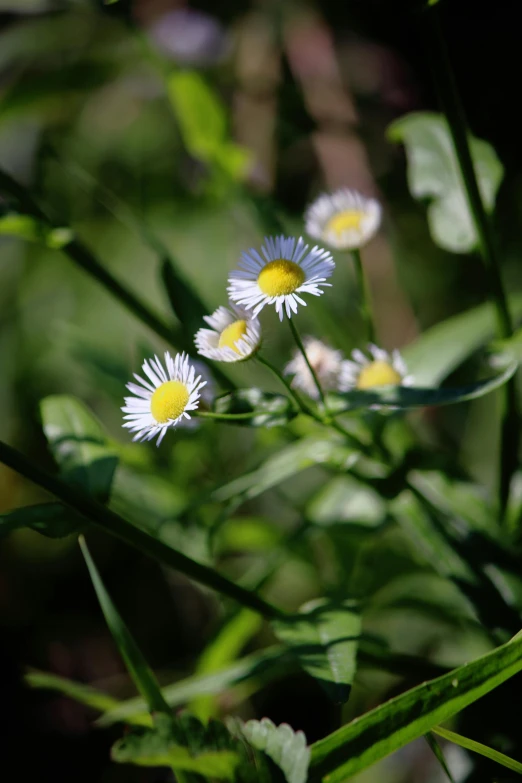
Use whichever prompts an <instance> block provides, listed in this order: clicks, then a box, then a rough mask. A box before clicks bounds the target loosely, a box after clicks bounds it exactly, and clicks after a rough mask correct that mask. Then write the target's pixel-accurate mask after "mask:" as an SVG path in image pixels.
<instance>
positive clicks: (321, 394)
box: [287, 318, 326, 410]
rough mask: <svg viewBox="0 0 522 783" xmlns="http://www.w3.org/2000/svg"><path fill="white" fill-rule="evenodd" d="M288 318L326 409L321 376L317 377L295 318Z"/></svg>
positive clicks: (296, 342)
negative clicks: (320, 381)
mask: <svg viewBox="0 0 522 783" xmlns="http://www.w3.org/2000/svg"><path fill="white" fill-rule="evenodd" d="M287 320H288V324H289V326H290V331H291V332H292V336H293V338H294V340H295V344H296V345H297V347H298V349H299V350H300V352H301V353H302V355H303V359H304V360H305V362H306V366H307V367H308V369H309V370H310V373H311V375H312V378H313V379H314V383H315V386H316V388H317V392H318V394H319V398H320V400H321V402H322V404H323V407H324V409H325V410H326V400H325V397H324V392H323V389H322V387H321V384H320V383H319V378H318V377H317V373H316V372H315V370H314V368H313V367H312V365H311V363H310V360H309V359H308V356H307V354H306V349H305V347H304V345H303V341H302V340H301V337H300V335H299V332H298V331H297V326H296V325H295V322H294V319H293V318H288V319H287Z"/></svg>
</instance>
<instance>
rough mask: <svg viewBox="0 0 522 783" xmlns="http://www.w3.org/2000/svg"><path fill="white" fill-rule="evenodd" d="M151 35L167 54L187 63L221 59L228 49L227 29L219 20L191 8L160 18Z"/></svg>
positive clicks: (210, 62) (212, 61)
mask: <svg viewBox="0 0 522 783" xmlns="http://www.w3.org/2000/svg"><path fill="white" fill-rule="evenodd" d="M150 35H151V38H152V40H153V41H154V42H155V44H156V45H157V46H158V48H159V49H161V50H162V51H163V52H164V53H165V54H166V55H169V56H171V57H173V58H174V59H175V60H177V61H178V62H180V63H184V64H186V65H210V64H212V63H216V62H219V61H220V60H221V59H223V57H224V56H225V54H226V52H227V49H228V40H227V37H226V34H225V30H224V28H223V27H222V26H221V24H220V23H219V22H218V20H217V19H215V18H214V17H213V16H210V15H209V14H205V13H203V12H202V11H195V10H193V9H190V8H178V9H176V10H174V11H169V12H168V13H166V14H164V15H163V16H161V17H159V19H156V20H155V21H154V22H153V24H152V25H151V27H150Z"/></svg>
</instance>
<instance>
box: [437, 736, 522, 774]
mask: <svg viewBox="0 0 522 783" xmlns="http://www.w3.org/2000/svg"><path fill="white" fill-rule="evenodd" d="M432 732H433V733H434V734H438V735H439V736H440V737H443V738H444V739H446V740H449V742H453V743H455V745H460V747H461V748H466V750H472V751H473V752H474V753H479V754H480V755H481V756H485V757H486V758H488V759H491V760H492V761H496V762H497V763H498V764H502V766H503V767H507V768H508V769H511V770H512V771H513V772H518V774H519V775H522V764H521V763H520V761H515V759H512V758H510V757H509V756H506V755H505V753H500V752H499V751H498V750H494V749H493V748H488V746H487V745H483V744H482V743H481V742H475V740H472V739H468V738H467V737H463V736H462V735H461V734H456V733H455V732H454V731H450V730H449V729H445V728H444V727H443V726H434V727H433V728H432Z"/></svg>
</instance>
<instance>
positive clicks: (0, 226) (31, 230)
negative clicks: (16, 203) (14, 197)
mask: <svg viewBox="0 0 522 783" xmlns="http://www.w3.org/2000/svg"><path fill="white" fill-rule="evenodd" d="M0 235H3V236H11V237H18V238H19V239H25V240H26V241H29V242H38V243H41V244H44V245H47V247H50V248H52V249H54V250H58V249H60V248H62V247H64V246H65V245H67V244H68V243H69V242H71V241H72V239H73V238H74V234H73V232H72V230H71V229H70V228H53V227H51V226H49V225H48V224H46V223H44V222H43V221H39V220H37V218H34V217H31V216H30V215H20V214H19V213H17V212H7V213H6V214H4V215H1V216H0Z"/></svg>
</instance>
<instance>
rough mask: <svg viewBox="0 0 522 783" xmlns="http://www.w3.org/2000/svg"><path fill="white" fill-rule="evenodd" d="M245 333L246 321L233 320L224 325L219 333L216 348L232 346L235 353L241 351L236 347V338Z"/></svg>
mask: <svg viewBox="0 0 522 783" xmlns="http://www.w3.org/2000/svg"><path fill="white" fill-rule="evenodd" d="M246 333H247V322H246V321H234V323H232V324H229V325H228V326H226V327H225V328H224V329H223V331H222V332H221V334H220V335H219V342H218V348H232V350H233V351H235V353H241V351H240V350H239V349H238V348H237V347H236V343H237V341H238V340H241V338H242V337H244V336H245V335H246Z"/></svg>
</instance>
